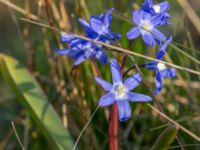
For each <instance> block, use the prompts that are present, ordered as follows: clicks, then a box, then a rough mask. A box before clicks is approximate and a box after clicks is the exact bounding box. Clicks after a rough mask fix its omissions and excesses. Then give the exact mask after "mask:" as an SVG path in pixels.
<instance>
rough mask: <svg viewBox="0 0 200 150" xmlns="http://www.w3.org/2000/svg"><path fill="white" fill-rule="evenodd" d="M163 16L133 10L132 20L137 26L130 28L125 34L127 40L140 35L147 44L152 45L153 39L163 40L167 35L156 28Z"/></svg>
mask: <svg viewBox="0 0 200 150" xmlns="http://www.w3.org/2000/svg"><path fill="white" fill-rule="evenodd" d="M162 19H163V18H162V17H161V16H160V15H159V14H158V15H155V16H152V15H151V14H150V13H147V12H145V11H142V10H140V11H133V22H134V23H135V24H136V25H137V27H134V28H132V29H131V30H130V31H129V32H128V33H127V34H126V35H127V37H128V39H129V40H133V39H135V38H137V37H138V36H139V35H142V38H143V40H144V42H145V43H146V44H147V45H149V46H152V47H153V46H154V45H155V41H165V40H166V39H167V37H166V36H165V35H164V34H162V33H161V32H160V31H159V30H157V29H156V28H157V27H159V26H160V25H161V22H162V21H163V20H162Z"/></svg>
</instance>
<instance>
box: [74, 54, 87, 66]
mask: <svg viewBox="0 0 200 150" xmlns="http://www.w3.org/2000/svg"><path fill="white" fill-rule="evenodd" d="M85 60H86V57H85V56H84V55H82V56H80V57H78V58H77V59H75V61H74V63H73V65H74V66H77V65H79V64H81V63H82V62H83V61H85Z"/></svg>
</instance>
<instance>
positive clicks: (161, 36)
mask: <svg viewBox="0 0 200 150" xmlns="http://www.w3.org/2000/svg"><path fill="white" fill-rule="evenodd" d="M151 33H152V35H153V37H155V39H157V40H158V41H162V42H163V41H166V40H167V37H166V36H165V35H164V34H163V33H161V32H160V31H159V30H157V29H156V28H153V29H152V31H151Z"/></svg>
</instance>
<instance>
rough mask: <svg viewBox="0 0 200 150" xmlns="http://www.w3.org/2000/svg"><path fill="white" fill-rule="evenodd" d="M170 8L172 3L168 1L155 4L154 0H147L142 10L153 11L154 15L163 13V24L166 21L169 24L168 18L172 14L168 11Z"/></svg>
mask: <svg viewBox="0 0 200 150" xmlns="http://www.w3.org/2000/svg"><path fill="white" fill-rule="evenodd" d="M169 8H170V4H169V3H168V2H161V3H158V4H156V5H154V4H153V2H152V0H145V2H144V3H143V4H142V10H144V11H146V12H148V13H151V14H152V15H156V14H160V15H162V18H163V19H162V20H163V21H162V22H161V25H163V24H166V23H167V24H169V21H168V19H169V18H170V15H169V14H168V13H167V11H168V10H169Z"/></svg>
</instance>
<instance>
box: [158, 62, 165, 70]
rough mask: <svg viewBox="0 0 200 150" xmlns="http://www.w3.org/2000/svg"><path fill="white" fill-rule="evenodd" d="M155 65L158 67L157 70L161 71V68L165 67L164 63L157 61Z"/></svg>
mask: <svg viewBox="0 0 200 150" xmlns="http://www.w3.org/2000/svg"><path fill="white" fill-rule="evenodd" d="M157 67H158V70H160V71H162V70H164V69H166V68H167V67H166V65H165V64H163V63H158V64H157Z"/></svg>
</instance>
